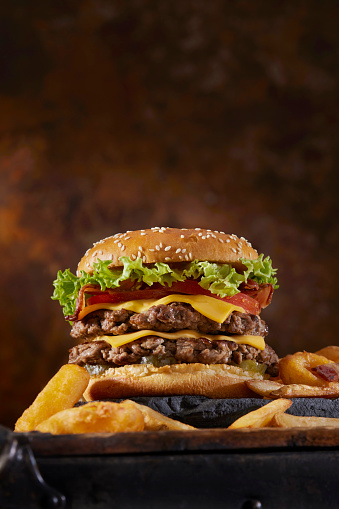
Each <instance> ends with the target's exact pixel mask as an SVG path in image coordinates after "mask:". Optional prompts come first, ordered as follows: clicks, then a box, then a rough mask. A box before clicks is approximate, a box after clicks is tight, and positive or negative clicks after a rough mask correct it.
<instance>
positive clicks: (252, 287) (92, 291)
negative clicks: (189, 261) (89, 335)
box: [65, 279, 274, 322]
mask: <svg viewBox="0 0 339 509" xmlns="http://www.w3.org/2000/svg"><path fill="white" fill-rule="evenodd" d="M128 286H131V284H129V285H128ZM154 286H155V285H154ZM157 286H158V285H157ZM123 289H124V290H126V288H125V287H124V288H123ZM121 290H122V287H120V288H115V289H112V288H106V290H105V293H106V294H110V293H111V294H113V293H115V294H116V293H117V292H119V291H121ZM239 290H240V291H241V292H242V293H244V294H245V295H246V296H248V297H252V298H253V299H254V300H256V301H257V302H258V304H259V306H260V308H265V307H267V306H268V305H269V304H270V302H271V299H272V295H273V291H274V290H273V285H271V284H262V285H259V284H258V283H257V282H256V281H253V280H251V279H249V280H248V281H247V283H242V284H241V285H240V287H239ZM141 291H142V290H141ZM100 293H102V290H101V289H100V286H99V285H93V284H87V285H84V286H82V287H81V288H80V290H79V294H78V297H77V300H76V304H75V310H74V313H73V315H67V316H66V317H65V318H66V320H68V321H70V322H74V321H76V320H77V319H78V316H79V313H80V312H81V311H82V310H83V309H84V307H85V306H86V297H85V294H87V295H96V294H100ZM166 293H168V294H169V293H171V291H170V290H169V291H168V292H165V294H166ZM179 293H180V292H179ZM260 308H259V311H258V314H259V312H260Z"/></svg>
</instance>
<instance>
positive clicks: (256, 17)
mask: <svg viewBox="0 0 339 509" xmlns="http://www.w3.org/2000/svg"><path fill="white" fill-rule="evenodd" d="M338 16H339V6H338V4H337V3H336V2H333V1H330V0H324V1H322V2H319V1H318V0H310V1H308V2H304V1H296V2H286V3H279V5H278V4H277V3H275V2H271V1H270V0H261V1H257V2H252V1H250V0H248V1H247V0H244V1H242V2H224V1H222V0H214V1H211V2H197V1H181V0H180V1H179V0H178V1H173V2H167V1H165V0H154V1H145V0H141V1H139V0H138V1H137V0H125V1H123V2H119V1H114V0H111V1H109V0H99V1H96V0H82V1H80V2H73V1H70V2H42V1H35V2H28V3H27V2H24V1H19V2H14V3H13V2H7V4H4V5H3V6H2V17H1V18H0V46H1V51H0V179H1V182H0V186H1V187H0V220H1V225H0V228H1V230H0V235H1V251H0V264H1V272H0V280H1V296H0V298H1V332H0V334H1V349H0V356H1V363H0V364H1V375H0V392H1V394H0V400H1V405H0V422H1V423H3V424H7V425H10V426H12V425H13V423H14V421H15V419H16V418H17V417H18V416H19V415H20V414H21V412H22V411H23V409H24V408H25V407H26V406H28V404H29V403H30V402H31V401H32V400H33V398H34V397H35V395H36V394H37V392H38V391H39V390H40V389H41V388H42V387H43V385H44V384H45V383H46V381H47V380H48V379H49V378H50V377H51V376H52V374H53V373H54V372H55V371H56V370H57V369H58V368H59V366H60V365H61V364H62V363H64V362H66V361H67V350H68V348H69V347H70V346H72V342H71V340H70V338H69V336H68V332H69V326H68V324H67V323H65V322H64V319H63V316H62V313H61V308H60V307H59V305H58V303H57V302H54V301H51V300H50V295H51V293H52V291H53V287H52V281H53V279H54V278H55V275H56V272H57V270H58V269H59V268H61V269H63V270H64V269H65V268H67V267H70V268H71V269H72V270H73V271H74V270H75V269H76V265H77V262H78V260H79V259H80V257H81V256H82V255H83V253H84V251H85V250H86V249H87V248H88V247H89V246H91V245H92V243H93V242H94V241H96V240H99V239H100V238H103V237H106V236H108V235H111V234H113V233H116V232H119V231H125V230H127V229H129V230H132V229H137V228H146V227H151V226H179V227H207V228H211V229H215V230H222V231H226V232H229V233H237V234H238V235H240V236H245V237H246V238H248V239H249V240H250V241H251V242H252V243H253V245H254V246H255V247H256V248H257V249H258V250H259V251H260V252H261V251H262V252H264V253H265V254H269V255H270V256H271V257H272V259H273V261H274V265H275V266H276V267H278V268H279V279H280V289H279V290H278V291H277V292H276V293H275V295H274V299H273V302H272V305H271V306H270V307H269V308H268V309H267V310H265V311H264V314H263V316H264V318H265V319H266V321H267V322H268V324H269V327H270V335H269V343H270V344H271V345H272V346H273V347H275V348H276V350H277V352H278V354H280V355H284V354H286V353H288V352H293V351H296V350H300V349H308V350H311V351H315V350H317V349H318V348H320V347H322V346H325V345H327V344H336V343H338V339H337V326H336V322H335V317H336V316H337V309H338V304H339V302H338V300H339V299H338V289H337V274H336V273H337V269H336V267H337V257H338V252H339V239H338V226H337V221H338V214H339V205H338V179H337V161H338V160H339V158H338V127H339V126H338V121H339V114H338V96H339V94H338V42H339V32H338V27H337V20H338Z"/></svg>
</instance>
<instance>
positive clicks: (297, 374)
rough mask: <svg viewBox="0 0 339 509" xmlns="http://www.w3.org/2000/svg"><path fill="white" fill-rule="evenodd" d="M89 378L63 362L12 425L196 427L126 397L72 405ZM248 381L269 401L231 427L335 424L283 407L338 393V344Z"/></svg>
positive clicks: (68, 429) (63, 429)
mask: <svg viewBox="0 0 339 509" xmlns="http://www.w3.org/2000/svg"><path fill="white" fill-rule="evenodd" d="M89 378H90V376H89V374H88V372H87V370H86V369H85V368H82V367H80V366H77V365H76V364H66V365H64V366H62V367H61V368H60V370H59V371H58V372H57V373H56V375H54V377H53V378H52V379H51V380H50V381H49V382H48V384H47V385H46V387H45V388H44V389H43V390H42V391H41V392H40V393H39V394H38V396H37V397H36V399H35V400H34V402H33V403H32V405H31V406H30V407H29V408H27V409H26V410H25V411H24V413H23V414H22V416H21V417H20V418H19V419H18V420H17V422H16V425H15V431H17V432H27V431H40V432H44V433H52V434H72V433H116V432H136V431H159V430H195V429H196V428H194V427H193V426H189V425H187V424H183V423H181V422H179V421H176V420H173V419H170V418H169V417H166V416H164V415H162V414H161V413H159V412H156V411H155V410H152V409H151V408H149V407H147V406H144V405H140V404H138V403H135V402H134V401H130V400H125V401H122V402H121V403H114V402H109V401H94V402H90V403H86V404H84V405H81V406H74V405H75V404H76V403H77V402H78V401H79V400H80V399H81V397H82V395H83V393H84V391H85V389H86V387H87V385H88V382H89ZM246 384H247V386H248V387H249V388H250V389H251V390H252V391H253V393H256V394H258V395H259V396H261V397H263V398H265V399H271V400H273V401H270V402H268V403H267V404H265V405H264V406H262V407H261V408H259V409H257V410H254V411H253V412H249V413H248V414H246V415H244V416H242V417H240V418H239V419H237V420H236V421H235V422H233V424H231V426H229V429H239V428H265V427H272V426H273V427H280V428H291V427H317V426H331V427H339V418H338V419H337V418H329V417H303V416H295V415H292V414H290V413H286V411H287V410H288V409H289V408H290V407H291V405H292V403H293V402H292V401H291V399H289V398H300V397H304V398H307V397H311V398H317V397H319V398H338V397H339V347H337V346H329V347H326V348H323V349H322V350H319V351H318V352H316V353H310V352H297V353H295V354H293V355H287V356H286V357H284V358H282V359H281V360H280V375H279V378H278V379H275V380H251V381H248V382H246Z"/></svg>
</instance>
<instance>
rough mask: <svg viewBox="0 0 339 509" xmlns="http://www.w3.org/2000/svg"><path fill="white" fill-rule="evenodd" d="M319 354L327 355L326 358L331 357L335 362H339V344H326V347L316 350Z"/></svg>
mask: <svg viewBox="0 0 339 509" xmlns="http://www.w3.org/2000/svg"><path fill="white" fill-rule="evenodd" d="M316 354H317V355H322V356H323V357H326V359H330V360H331V361H334V362H339V346H335V345H332V346H325V348H322V349H321V350H318V351H317V352H316Z"/></svg>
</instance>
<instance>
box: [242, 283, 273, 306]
mask: <svg viewBox="0 0 339 509" xmlns="http://www.w3.org/2000/svg"><path fill="white" fill-rule="evenodd" d="M239 290H240V291H241V292H242V293H244V294H245V295H248V296H249V297H253V299H255V300H256V301H258V303H259V304H260V306H261V308H266V307H267V306H268V305H269V304H270V303H271V300H272V295H273V292H274V288H273V285H271V284H270V283H265V284H262V285H259V284H258V283H257V282H256V281H253V279H248V281H247V282H246V283H242V284H241V285H240V287H239Z"/></svg>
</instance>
